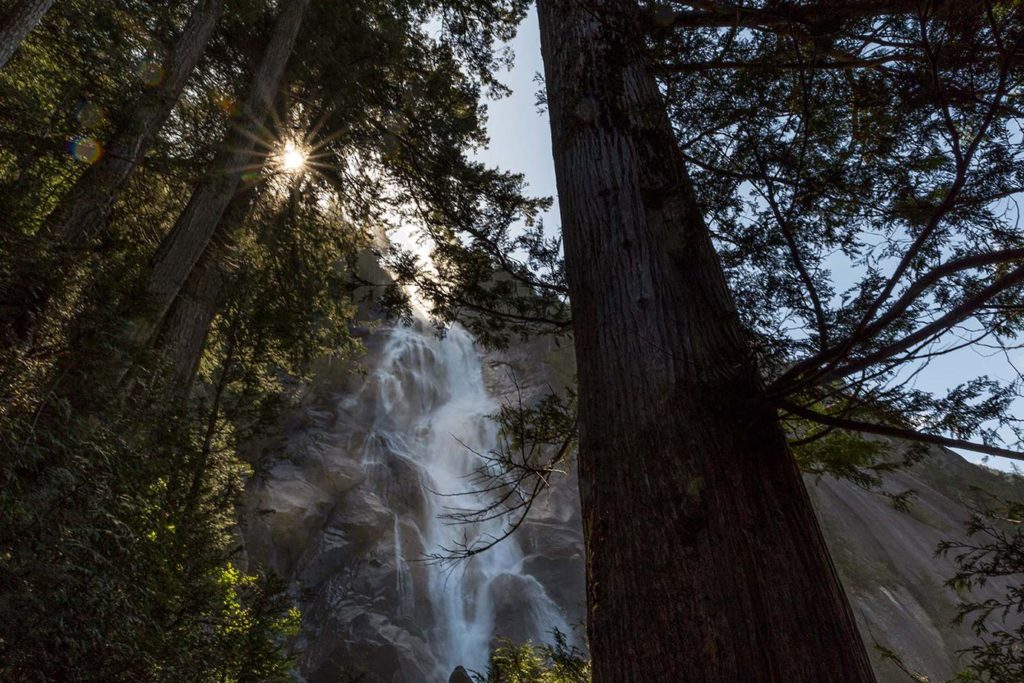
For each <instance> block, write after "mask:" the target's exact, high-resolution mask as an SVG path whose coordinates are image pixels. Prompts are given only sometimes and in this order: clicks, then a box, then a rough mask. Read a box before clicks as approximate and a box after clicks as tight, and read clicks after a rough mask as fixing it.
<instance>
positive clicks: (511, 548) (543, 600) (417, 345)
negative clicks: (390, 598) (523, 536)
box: [357, 323, 569, 680]
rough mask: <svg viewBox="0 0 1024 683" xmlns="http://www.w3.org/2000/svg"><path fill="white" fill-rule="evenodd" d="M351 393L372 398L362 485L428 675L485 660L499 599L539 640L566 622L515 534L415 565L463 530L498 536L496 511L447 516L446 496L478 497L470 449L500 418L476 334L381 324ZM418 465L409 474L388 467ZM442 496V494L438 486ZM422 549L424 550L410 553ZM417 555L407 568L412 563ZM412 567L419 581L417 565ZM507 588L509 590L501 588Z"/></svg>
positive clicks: (458, 501) (489, 435)
mask: <svg viewBox="0 0 1024 683" xmlns="http://www.w3.org/2000/svg"><path fill="white" fill-rule="evenodd" d="M357 400H358V401H360V402H361V403H363V404H364V405H373V406H375V414H374V416H373V419H372V424H371V425H369V426H368V433H367V435H366V440H365V442H364V443H365V447H364V451H363V457H362V466H363V468H364V471H365V473H366V479H367V482H368V485H369V486H370V487H371V488H372V490H373V491H374V493H375V494H376V495H377V496H379V498H380V500H381V501H382V503H383V505H384V506H385V507H387V508H388V510H389V511H390V512H391V513H392V517H393V523H394V532H393V533H394V560H393V561H394V564H395V587H396V591H397V595H398V602H399V611H400V613H401V614H403V615H404V614H412V613H413V612H414V611H415V613H416V614H424V613H427V614H429V627H428V631H427V632H428V639H429V642H430V645H431V647H432V649H433V650H434V656H435V658H436V661H437V670H436V674H437V676H438V677H439V679H441V680H447V674H448V673H449V672H450V671H451V670H452V669H453V668H454V667H455V666H456V665H460V664H461V665H463V666H466V667H467V668H469V669H476V670H480V671H482V670H484V669H485V668H486V663H487V655H488V651H489V649H490V645H491V640H492V638H493V637H494V636H495V629H496V625H497V626H501V624H496V619H497V618H498V617H499V614H498V608H499V604H498V603H499V602H500V603H501V604H503V605H506V609H508V608H507V605H510V604H511V605H516V606H517V607H516V608H515V609H516V610H517V612H518V614H517V621H518V622H519V623H527V627H526V628H527V630H528V632H529V633H530V637H531V638H533V639H535V640H546V639H548V638H547V633H548V631H549V629H551V628H552V627H557V628H559V629H561V630H562V631H568V630H569V629H568V627H567V625H566V623H565V620H564V618H563V616H562V614H561V611H560V610H559V609H558V607H557V606H556V605H555V604H554V603H553V602H552V600H551V599H550V598H549V597H548V596H547V594H546V593H545V591H544V588H543V587H542V586H541V585H540V584H539V583H538V582H537V581H536V580H535V579H533V578H532V577H529V576H526V575H524V573H523V571H522V563H523V559H524V557H523V551H522V549H521V546H520V544H519V542H518V540H517V539H516V538H515V537H512V538H509V539H506V540H505V541H503V542H501V543H499V544H497V545H496V546H494V547H493V548H491V549H490V550H488V551H486V552H484V553H482V554H481V555H478V556H475V557H473V558H472V559H471V560H469V561H467V562H463V563H460V564H459V565H457V566H455V567H454V568H452V567H446V566H443V565H439V564H436V563H422V562H421V560H422V559H423V557H422V554H423V553H427V554H429V553H432V552H438V551H440V549H441V548H443V547H445V546H451V544H452V542H453V540H459V539H461V537H462V535H463V534H468V535H469V537H470V538H475V537H480V536H486V535H488V534H493V535H497V534H500V533H501V531H502V528H503V524H504V521H503V520H502V519H495V520H490V521H487V522H483V523H480V524H477V525H475V526H474V527H472V528H462V527H459V526H453V525H451V524H449V523H447V522H446V520H445V519H444V516H443V515H444V512H445V510H446V508H447V507H448V506H452V505H456V506H460V507H469V508H471V507H473V506H477V505H479V506H481V507H482V506H483V505H485V504H486V500H483V499H474V497H473V496H466V497H450V496H451V494H460V493H466V492H467V489H468V488H469V487H470V486H471V482H470V481H469V477H470V475H472V474H473V472H474V471H475V470H476V468H477V467H479V466H480V464H481V461H480V457H479V455H478V454H480V453H487V452H488V451H490V450H492V449H493V448H494V447H495V445H496V442H497V436H498V435H497V427H496V425H495V424H494V422H493V421H492V420H490V419H489V416H490V415H492V414H494V413H495V412H497V410H498V403H497V401H496V400H495V398H494V397H493V396H491V395H490V394H489V393H488V391H487V388H486V385H485V382H484V375H483V369H482V366H481V360H480V355H479V352H478V351H477V349H476V348H475V346H474V343H473V339H472V337H471V336H470V335H469V334H468V333H467V332H466V331H465V330H463V329H462V328H460V327H454V328H452V329H451V330H449V331H448V334H447V335H446V336H445V337H444V338H443V339H441V338H438V337H437V336H436V335H435V334H434V333H433V330H431V329H429V326H427V325H425V324H423V323H418V324H417V325H415V326H409V327H394V328H392V329H390V330H389V331H387V337H386V340H385V342H384V346H383V349H382V351H381V354H380V357H379V360H378V362H376V363H375V367H374V368H373V369H372V374H371V376H370V377H369V378H368V381H367V382H366V384H365V385H364V386H363V388H362V389H361V392H360V395H359V396H358V397H357ZM410 471H411V472H414V473H415V476H413V477H412V479H413V481H412V482H411V483H410V482H409V481H408V479H409V478H410V477H408V476H398V475H396V472H410ZM442 494H443V495H442ZM408 548H414V549H415V548H418V549H419V555H420V557H413V556H409V554H410V552H409V551H408V550H407V549H408ZM410 565H413V567H414V570H413V571H411V570H410ZM416 571H418V572H420V575H421V578H420V581H421V582H422V584H423V590H419V591H417V590H416V588H415V581H414V580H413V573H415V572H416ZM509 592H513V593H515V595H509V594H508V593H509Z"/></svg>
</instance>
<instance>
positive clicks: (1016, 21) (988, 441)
mask: <svg viewBox="0 0 1024 683" xmlns="http://www.w3.org/2000/svg"><path fill="white" fill-rule="evenodd" d="M539 13H540V17H541V26H542V44H543V51H544V60H545V72H546V74H545V76H546V88H547V104H548V106H549V108H550V115H551V123H552V142H553V150H554V157H555V166H556V174H557V177H558V183H559V198H560V206H561V211H562V219H563V226H562V233H561V234H562V238H563V240H564V248H565V256H566V263H565V281H567V283H568V287H567V288H565V287H563V280H562V276H561V274H560V273H561V266H562V264H561V262H560V261H559V258H558V247H559V244H560V243H559V242H557V241H551V240H546V239H544V238H543V237H542V233H539V232H537V231H535V230H534V231H528V232H527V235H526V237H521V238H516V237H511V236H509V235H508V234H503V233H490V234H485V235H478V234H474V233H472V232H470V231H468V230H467V231H464V233H463V239H462V240H461V241H458V240H455V241H458V242H459V244H460V245H461V246H462V247H463V248H467V249H470V251H471V255H472V257H473V258H474V259H475V263H476V264H477V265H476V267H475V268H474V269H473V271H470V272H469V275H468V276H467V277H465V278H462V279H457V280H454V281H453V280H452V279H451V278H449V279H448V281H447V282H439V281H437V280H431V279H430V278H429V274H427V273H424V272H422V271H421V272H420V273H418V277H419V278H421V279H427V280H428V283H427V285H426V287H425V289H426V290H427V291H428V292H430V293H431V294H433V295H434V297H435V301H436V302H437V303H436V304H435V312H437V313H438V315H441V316H445V315H449V314H450V313H451V311H453V310H454V311H459V310H461V309H459V307H458V304H459V302H464V301H465V302H470V303H471V304H476V305H478V310H479V311H483V312H486V313H487V314H488V315H489V320H502V321H503V322H504V323H505V325H504V326H501V325H500V324H499V323H490V322H489V323H487V324H493V325H495V326H496V327H500V328H501V329H502V330H506V331H507V330H512V331H525V332H530V331H532V329H530V326H532V328H533V329H537V328H541V327H543V328H545V329H548V330H555V331H562V330H564V329H565V324H566V321H567V316H566V315H565V314H564V308H562V304H563V303H564V301H565V295H566V293H568V294H569V295H571V296H570V298H571V300H572V329H573V332H574V335H573V337H574V342H575V346H576V351H577V362H578V371H579V397H578V398H579V430H580V446H579V461H580V493H581V498H582V500H583V506H584V517H585V520H586V521H585V524H586V529H585V531H586V536H587V544H588V585H589V596H588V599H589V606H590V610H591V618H590V622H589V624H588V628H589V630H590V645H591V648H592V650H593V652H594V655H595V660H594V671H595V677H596V678H597V679H598V680H602V681H605V680H632V679H634V678H640V677H645V676H648V677H649V676H654V677H656V678H666V679H686V680H734V679H746V678H750V679H757V680H830V679H833V678H835V677H837V676H838V677H842V678H843V679H844V680H871V678H872V675H871V673H870V670H869V668H868V665H867V661H866V658H865V656H864V652H863V647H862V646H861V644H860V642H859V638H858V636H857V633H856V630H855V629H854V627H853V622H852V619H851V617H850V614H849V609H848V607H847V606H846V603H845V599H844V598H843V596H842V592H841V590H840V588H839V586H838V583H837V581H836V579H835V576H834V573H833V571H832V569H831V566H830V562H829V560H828V557H827V554H826V553H825V549H824V546H823V544H822V542H821V539H820V534H819V533H818V531H817V524H816V521H815V519H814V517H813V514H812V512H811V510H810V507H809V505H808V503H807V500H806V494H805V492H804V491H803V487H802V483H801V481H800V479H799V477H798V475H797V472H796V469H795V467H794V458H793V454H792V453H791V448H795V449H796V451H797V453H796V454H797V455H798V456H799V459H800V462H801V464H803V465H806V466H809V467H811V468H813V469H816V470H818V471H838V472H839V473H840V474H848V475H854V476H856V477H864V476H866V477H868V478H869V479H870V478H871V477H872V476H873V475H872V474H871V473H870V471H867V473H865V472H866V470H865V469H864V467H863V465H868V470H870V467H871V465H870V461H871V458H870V457H867V458H865V457H862V456H870V455H871V451H872V450H873V449H871V448H864V447H862V446H861V445H860V444H864V443H865V442H864V441H863V440H858V439H857V438H856V435H857V434H862V433H877V434H884V435H888V436H894V437H899V438H904V439H909V440H911V441H917V442H921V443H933V444H939V445H945V446H955V447H962V448H968V449H971V450H975V451H977V452H981V453H986V454H990V455H1002V456H1006V457H1011V458H1020V457H1021V455H1020V452H1019V438H1018V433H1017V429H1016V420H1015V419H1014V417H1013V414H1012V411H1011V410H1010V407H1011V404H1012V401H1013V400H1014V399H1015V398H1016V397H1017V396H1019V390H1020V386H1021V385H1020V381H1019V378H1018V377H1017V376H1016V375H1015V374H1014V375H1011V376H1010V377H1009V378H1008V379H1002V380H1000V379H993V378H990V377H985V376H982V377H977V378H974V379H972V380H970V381H967V382H965V383H963V384H961V385H957V386H951V387H950V388H949V390H948V392H947V393H946V394H945V395H942V394H939V395H933V394H930V393H928V392H925V391H922V390H920V389H918V388H916V387H914V386H913V384H912V383H911V382H909V381H908V379H910V378H913V377H914V376H915V375H916V374H917V373H919V372H921V370H922V369H923V368H924V367H925V366H926V365H927V364H928V363H929V362H931V361H933V360H934V359H936V358H939V357H941V356H943V355H946V354H952V353H956V352H957V351H958V350H961V349H965V348H971V347H974V348H978V347H979V346H981V345H982V344H984V345H991V346H992V347H993V348H995V349H998V350H1001V351H1010V350H1012V349H1013V348H1015V344H1016V343H1017V342H1016V339H1017V335H1018V334H1019V324H1020V317H1019V315H1018V313H1019V296H1020V285H1021V283H1022V281H1024V271H1022V270H1021V268H1022V266H1021V263H1022V256H1024V252H1021V250H1020V247H1021V234H1020V230H1019V226H1017V225H1016V223H1015V221H1014V219H1013V213H1012V211H1011V212H1010V213H1009V215H1007V212H1006V208H1007V202H1006V201H1005V200H1006V199H1007V198H1012V197H1013V196H1014V195H1015V194H1016V193H1017V192H1019V191H1020V189H1021V188H1022V185H1021V182H1020V180H1021V176H1020V164H1019V158H1020V153H1021V142H1020V138H1019V135H1017V134H1016V133H1014V132H1013V131H1014V130H1015V126H1016V125H1017V123H1016V122H1017V117H1019V104H1018V103H1019V93H1020V84H1021V78H1022V69H1021V66H1022V62H1021V48H1022V42H1021V41H1022V35H1024V31H1022V30H1021V29H1022V21H1021V14H1020V7H1019V5H1018V4H1017V3H1001V2H984V1H980V2H970V3H949V2H931V1H924V0H922V1H920V2H917V1H908V2H850V3H831V2H770V1H769V2H754V3H743V4H739V5H736V4H732V3H725V2H701V3H690V2H678V3H664V4H661V5H651V6H648V5H643V6H642V5H641V4H640V3H637V2H633V1H623V2H617V1H616V2H560V1H557V0H552V1H550V2H549V1H545V2H540V3H539ZM467 245H469V246H468V247H467ZM438 253H440V254H441V255H442V256H444V255H446V252H445V251H443V250H440V251H439V252H438ZM449 253H451V254H452V255H453V258H452V260H453V261H456V258H457V259H458V260H459V261H461V262H467V261H469V262H473V261H470V258H469V257H467V256H465V255H461V254H460V255H458V256H457V257H456V254H457V251H456V250H451V251H450V252H449ZM517 255H519V256H520V258H522V256H525V259H523V260H522V261H516V260H514V258H513V257H514V256H517ZM452 268H453V269H455V272H460V273H465V272H467V270H466V269H465V268H458V267H457V266H452ZM442 272H447V271H442ZM835 273H839V274H840V275H838V276H836V275H834V274H835ZM513 280H514V281H515V284H513V285H509V284H508V283H509V282H510V281H513ZM496 301H502V302H504V303H503V305H502V306H496V305H493V303H494V302H496ZM510 302H511V303H510ZM531 306H532V308H530V307H531ZM524 319H527V320H528V321H529V323H530V326H527V325H526V324H525V323H524ZM471 324H474V325H477V326H478V327H479V326H483V323H479V322H477V321H476V320H473V319H472V318H471ZM494 336H497V337H498V341H502V339H501V336H500V335H492V337H494ZM780 419H781V421H782V426H783V427H785V430H783V429H781V428H780ZM851 434H852V436H851ZM787 440H788V441H790V442H791V443H792V446H789V445H787V443H786V442H787ZM840 445H842V446H843V447H844V448H848V447H851V446H852V447H853V450H854V451H856V453H855V455H857V459H859V462H858V463H857V464H856V466H854V467H852V468H851V467H849V466H848V464H843V463H840V462H838V461H837V459H835V458H833V457H831V456H830V455H829V454H830V452H831V451H830V449H831V448H832V447H835V446H840ZM555 452H556V454H557V449H556V451H555ZM875 453H876V454H877V451H875ZM513 465H514V466H515V467H518V468H519V470H520V471H521V470H522V469H523V468H522V463H518V462H514V463H513ZM885 466H886V465H885V464H882V467H883V468H884V467H885ZM534 468H535V469H536V466H534ZM541 477H542V478H543V472H542V473H541ZM530 481H531V482H532V481H533V480H532V479H531V480H530ZM529 490H530V489H529V487H527V488H525V489H524V494H527V495H528V494H529ZM473 549H474V546H473V545H470V546H469V548H468V549H463V550H464V551H465V552H464V553H463V554H466V553H471V552H472V551H473ZM652 587H655V588H652ZM761 624H772V626H771V628H766V629H760V628H759V626H758V625H761ZM651 666H654V667H655V668H654V669H653V671H652V669H651V668H650V667H651ZM840 672H841V673H840Z"/></svg>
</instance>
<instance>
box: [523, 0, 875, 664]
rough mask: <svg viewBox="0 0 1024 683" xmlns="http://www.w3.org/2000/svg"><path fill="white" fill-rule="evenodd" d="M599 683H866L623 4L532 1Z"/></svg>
mask: <svg viewBox="0 0 1024 683" xmlns="http://www.w3.org/2000/svg"><path fill="white" fill-rule="evenodd" d="M537 4H538V11H539V15H540V25H541V44H542V50H543V56H544V67H545V76H546V81H547V92H548V104H549V107H550V117H551V130H552V142H553V149H554V159H555V170H556V177H557V181H558V194H559V202H560V206H561V214H562V223H563V225H562V230H563V236H564V242H565V256H566V267H567V274H568V278H569V285H570V293H571V299H572V316H573V322H574V329H575V344H576V352H577V359H578V373H579V408H580V447H579V474H580V495H581V498H582V503H583V514H584V525H585V526H584V533H585V538H586V552H587V585H588V608H589V624H588V628H589V635H590V650H591V652H592V653H593V658H594V680H595V681H596V683H617V682H620V681H622V682H625V681H631V682H632V681H656V682H657V683H669V682H672V683H674V682H676V681H686V683H700V682H704V681H716V682H729V683H735V682H736V681H752V682H753V681H756V682H758V683H767V682H772V681H777V682H779V683H823V682H825V681H843V683H857V682H863V681H873V680H874V675H873V673H872V671H871V667H870V665H869V663H868V658H867V655H866V652H865V650H864V646H863V644H862V643H861V640H860V636H859V635H858V632H857V629H856V625H855V623H854V619H853V616H852V613H851V610H850V607H849V604H848V602H847V600H846V597H845V595H844V593H843V590H842V588H841V586H840V584H839V581H838V579H837V577H836V574H835V571H834V568H833V566H832V564H831V561H830V559H829V556H828V552H827V550H826V547H825V543H824V540H823V538H822V535H821V533H820V531H819V528H818V524H817V521H816V519H815V516H814V511H813V509H812V508H811V504H810V501H809V498H808V496H807V492H806V491H805V489H804V487H803V483H802V481H801V478H800V474H799V472H798V470H797V467H796V465H795V463H794V460H793V458H792V456H791V454H790V452H789V450H788V447H787V443H786V439H785V437H784V434H783V433H782V430H781V428H780V425H779V422H778V418H777V415H776V414H775V412H774V410H773V409H772V408H771V407H770V406H768V405H767V404H766V402H765V401H764V400H763V389H762V386H761V383H760V379H759V377H758V373H757V369H756V367H755V363H754V361H753V359H752V357H751V353H750V351H749V349H748V347H747V345H746V344H745V342H744V334H743V331H742V329H741V327H740V323H739V320H738V317H737V315H736V312H735V308H734V305H733V303H732V301H731V297H730V294H729V292H728V289H727V287H726V282H725V277H724V274H723V271H722V268H721V265H720V263H719V261H718V258H717V255H716V254H715V252H714V249H713V246H712V244H711V240H710V236H709V233H708V230H707V228H706V225H705V223H704V219H703V217H702V215H701V213H700V210H699V208H698V206H697V202H696V200H695V197H694V193H693V188H692V185H691V183H690V180H689V178H688V175H687V173H686V168H685V165H684V162H683V159H682V157H681V155H680V153H679V150H678V147H677V146H676V143H675V140H674V137H673V133H672V130H671V127H670V124H669V121H668V118H667V115H666V109H665V106H664V103H663V102H662V100H661V96H660V94H659V92H658V88H657V85H656V83H655V81H654V79H653V78H652V76H651V75H650V73H649V72H648V70H647V65H646V63H645V59H644V57H643V55H642V52H641V50H642V39H641V38H640V37H639V33H638V29H637V27H636V23H635V19H636V15H637V6H636V2H635V0H592V2H590V3H586V4H584V3H578V2H575V1H574V0H538V3H537Z"/></svg>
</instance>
